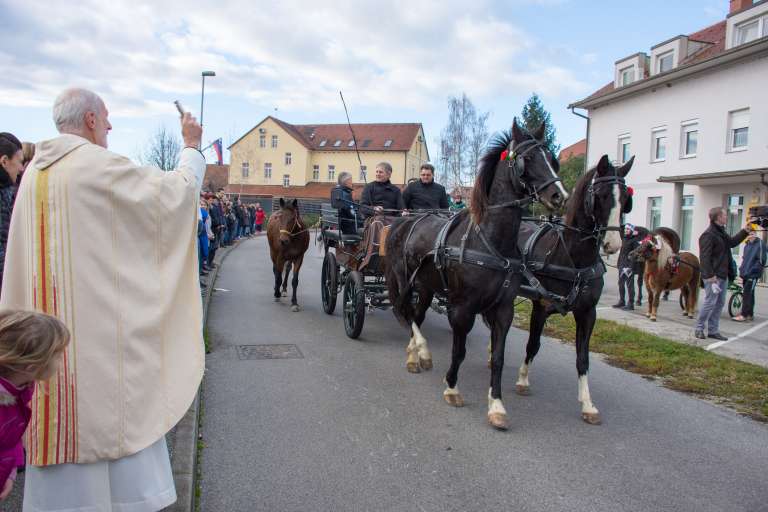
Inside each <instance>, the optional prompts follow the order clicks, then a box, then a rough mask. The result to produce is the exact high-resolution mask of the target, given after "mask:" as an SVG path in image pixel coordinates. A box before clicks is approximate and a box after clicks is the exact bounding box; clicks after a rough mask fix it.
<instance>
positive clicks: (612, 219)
mask: <svg viewBox="0 0 768 512" xmlns="http://www.w3.org/2000/svg"><path fill="white" fill-rule="evenodd" d="M613 201H614V204H613V208H611V213H609V214H608V226H610V227H619V225H620V224H621V189H619V185H614V187H613ZM619 249H621V235H620V234H619V232H618V231H608V232H606V234H605V252H607V253H609V254H613V253H615V252H617V251H618V250H619Z"/></svg>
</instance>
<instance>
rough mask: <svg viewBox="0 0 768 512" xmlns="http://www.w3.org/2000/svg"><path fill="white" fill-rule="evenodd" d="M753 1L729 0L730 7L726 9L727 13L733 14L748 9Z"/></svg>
mask: <svg viewBox="0 0 768 512" xmlns="http://www.w3.org/2000/svg"><path fill="white" fill-rule="evenodd" d="M753 3H754V2H753V1H752V0H731V6H730V9H728V14H733V13H736V12H740V11H743V10H745V9H748V8H750V7H752V4H753Z"/></svg>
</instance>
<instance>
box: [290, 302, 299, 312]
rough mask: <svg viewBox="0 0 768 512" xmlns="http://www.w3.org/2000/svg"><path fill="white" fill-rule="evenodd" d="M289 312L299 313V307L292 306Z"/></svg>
mask: <svg viewBox="0 0 768 512" xmlns="http://www.w3.org/2000/svg"><path fill="white" fill-rule="evenodd" d="M291 311H293V312H294V313H298V312H299V305H298V304H294V305H293V306H291Z"/></svg>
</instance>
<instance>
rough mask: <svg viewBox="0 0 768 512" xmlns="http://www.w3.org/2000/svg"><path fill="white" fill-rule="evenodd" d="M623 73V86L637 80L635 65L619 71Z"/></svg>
mask: <svg viewBox="0 0 768 512" xmlns="http://www.w3.org/2000/svg"><path fill="white" fill-rule="evenodd" d="M619 73H620V74H621V81H620V82H619V83H620V84H621V86H622V87H623V86H625V85H629V84H631V83H632V82H634V81H635V66H629V67H626V68H624V69H622V70H620V71H619Z"/></svg>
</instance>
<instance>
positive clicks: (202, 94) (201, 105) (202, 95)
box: [200, 71, 216, 126]
mask: <svg viewBox="0 0 768 512" xmlns="http://www.w3.org/2000/svg"><path fill="white" fill-rule="evenodd" d="M202 76H203V90H202V92H201V93H200V126H203V104H204V103H203V102H204V101H205V77H207V76H216V72H215V71H203V73H202Z"/></svg>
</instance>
